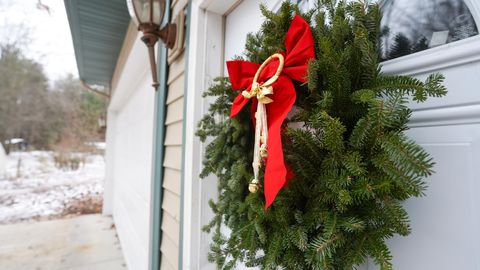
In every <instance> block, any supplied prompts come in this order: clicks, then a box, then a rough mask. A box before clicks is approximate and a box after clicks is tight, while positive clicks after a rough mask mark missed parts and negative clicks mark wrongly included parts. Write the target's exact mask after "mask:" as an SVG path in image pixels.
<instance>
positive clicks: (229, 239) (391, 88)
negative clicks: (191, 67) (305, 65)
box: [197, 0, 447, 270]
mask: <svg viewBox="0 0 480 270" xmlns="http://www.w3.org/2000/svg"><path fill="white" fill-rule="evenodd" d="M260 8H261V11H262V13H263V15H264V16H265V18H266V20H265V22H264V23H263V25H262V27H261V30H260V31H259V32H258V33H256V34H250V35H249V36H248V37H247V43H246V52H245V59H246V60H248V61H251V62H256V63H262V62H263V61H264V60H265V59H266V58H268V57H269V56H270V55H271V54H273V53H275V52H278V51H282V50H284V48H283V46H284V42H283V40H284V36H285V33H286V31H287V29H288V28H289V25H290V22H291V21H292V18H293V16H294V15H295V14H299V15H300V16H302V17H303V18H304V19H305V20H306V21H307V22H309V23H310V25H311V29H312V33H313V36H314V40H315V52H316V59H315V60H314V61H311V62H310V64H309V70H308V83H307V84H305V85H298V84H297V85H295V88H296V91H297V100H296V104H295V106H296V110H295V113H294V115H293V116H292V117H290V118H289V119H288V120H287V121H286V122H290V123H292V122H296V123H297V124H298V123H301V125H302V127H301V128H293V127H291V125H285V131H284V132H283V134H282V136H283V144H284V145H283V147H284V154H285V159H286V161H287V163H288V164H289V165H290V166H291V167H292V168H293V171H294V172H295V177H294V178H293V179H292V180H291V181H290V182H289V183H288V186H287V187H286V188H284V189H282V190H281V191H280V193H279V194H278V196H277V198H276V199H275V202H274V203H273V205H272V206H271V207H270V208H268V209H265V207H264V206H265V201H264V199H263V193H262V190H260V191H259V192H258V193H250V192H249V191H248V184H249V182H250V180H251V179H252V176H253V175H252V168H251V161H252V155H253V154H252V152H253V151H252V149H253V147H252V146H253V136H254V134H253V124H252V121H251V118H250V112H249V110H250V108H249V106H245V107H244V108H243V110H242V111H241V112H240V114H239V115H237V116H236V117H235V118H233V119H232V118H230V117H229V113H230V107H231V105H232V101H233V99H234V97H235V96H236V95H237V94H238V92H235V91H233V90H232V88H231V86H230V83H229V80H228V78H217V79H215V82H214V84H213V85H212V86H211V87H210V89H208V90H207V91H206V92H205V93H204V96H205V97H207V96H210V97H215V98H216V100H215V101H214V102H213V103H212V104H211V105H210V108H209V112H208V114H206V115H205V116H204V117H203V118H202V120H201V121H200V123H199V129H198V131H197V135H198V136H199V137H200V139H201V140H202V141H203V142H205V141H206V140H207V138H210V141H211V142H210V143H209V144H208V146H207V147H206V151H205V158H204V168H203V171H202V173H201V177H202V178H203V177H206V176H207V175H209V174H214V175H215V176H216V177H217V178H218V191H219V196H218V199H216V200H212V201H210V206H211V208H212V209H213V212H214V214H215V217H214V218H213V220H212V221H211V222H210V223H209V224H208V225H206V226H205V227H204V230H205V231H206V232H212V231H213V244H212V246H211V252H210V254H209V260H210V261H211V262H215V263H216V264H217V266H218V267H219V268H220V269H235V267H236V266H237V264H238V263H239V262H242V263H244V264H245V265H246V266H249V267H254V266H257V267H260V268H261V269H322V270H327V269H335V270H337V269H348V270H351V269H353V268H354V267H355V266H356V265H359V264H361V263H363V262H365V260H366V258H367V257H370V258H372V259H373V261H374V262H375V263H376V264H377V265H378V266H379V267H380V269H382V270H386V269H392V263H391V260H392V255H391V253H390V251H389V249H388V247H387V245H386V244H385V240H386V239H388V238H391V237H392V236H394V235H395V234H398V235H402V236H406V235H408V234H409V233H410V226H409V218H408V214H407V212H406V211H405V209H404V208H403V206H402V204H401V203H402V201H404V200H406V199H408V198H410V197H419V196H422V195H424V193H423V192H424V190H425V188H426V187H425V182H424V181H423V178H425V177H427V176H429V175H431V174H432V173H433V170H432V167H433V165H434V163H433V161H432V159H431V158H430V157H429V155H428V153H427V152H426V151H425V150H423V149H422V148H421V147H420V146H419V145H417V144H416V143H415V142H414V141H412V140H409V139H408V138H407V137H406V136H405V135H404V131H405V130H407V129H408V126H407V123H408V120H409V118H410V115H411V110H410V109H409V108H408V107H407V104H408V102H409V101H410V100H413V101H416V102H424V101H426V100H427V98H428V97H441V96H444V95H446V92H447V91H446V88H445V87H444V86H443V84H442V83H443V80H444V77H443V76H442V75H440V74H432V75H430V76H429V77H428V78H427V79H426V80H425V81H420V80H418V79H416V78H412V77H409V76H395V75H386V74H383V73H382V72H381V69H380V67H379V59H380V57H379V52H380V48H379V42H378V41H379V37H380V34H381V33H380V31H379V29H380V27H379V24H380V17H381V16H380V10H379V7H378V5H377V4H371V3H365V2H364V1H361V2H355V3H346V2H345V1H338V2H337V1H335V0H320V1H319V2H318V7H317V8H316V9H315V10H312V11H309V12H306V13H302V12H300V11H299V9H298V7H297V6H296V5H293V4H291V3H284V4H283V5H282V6H281V8H280V10H279V12H277V13H273V12H271V11H269V10H267V8H265V7H264V6H261V7H260ZM225 228H228V229H225ZM225 231H229V233H225Z"/></svg>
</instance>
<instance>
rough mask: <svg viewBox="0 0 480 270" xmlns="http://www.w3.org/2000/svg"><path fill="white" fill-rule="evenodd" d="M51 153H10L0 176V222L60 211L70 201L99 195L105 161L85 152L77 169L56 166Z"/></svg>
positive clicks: (98, 156) (101, 190) (58, 212)
mask: <svg viewBox="0 0 480 270" xmlns="http://www.w3.org/2000/svg"><path fill="white" fill-rule="evenodd" d="M53 155H54V153H53V152H47V151H32V152H13V153H10V155H8V156H7V166H6V173H5V176H4V177H3V178H2V176H0V223H10V222H15V221H21V220H27V219H32V218H39V217H47V216H52V215H58V214H61V213H62V212H63V211H64V210H65V209H66V207H68V205H69V203H71V202H73V201H76V200H80V199H83V198H88V197H92V196H102V194H103V181H104V173H105V161H104V158H103V156H101V155H93V154H92V155H87V156H86V159H85V164H82V165H81V166H80V168H79V169H78V170H62V169H59V168H57V167H55V164H54V159H53Z"/></svg>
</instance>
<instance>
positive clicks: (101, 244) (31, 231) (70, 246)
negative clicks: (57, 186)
mask: <svg viewBox="0 0 480 270" xmlns="http://www.w3.org/2000/svg"><path fill="white" fill-rule="evenodd" d="M112 224H113V222H112V219H111V218H110V217H104V216H101V215H86V216H80V217H74V218H69V219H61V220H51V221H41V222H33V223H20V224H9V225H0V269H5V270H7V269H8V270H107V269H108V270H126V269H127V268H126V266H125V262H124V260H123V256H122V251H121V249H120V244H119V242H118V238H117V236H116V231H115V227H114V226H113V225H112Z"/></svg>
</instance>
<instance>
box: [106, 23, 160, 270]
mask: <svg viewBox="0 0 480 270" xmlns="http://www.w3.org/2000/svg"><path fill="white" fill-rule="evenodd" d="M147 56H148V54H147V49H146V48H145V45H144V44H143V43H142V42H141V40H140V36H139V33H138V31H137V30H136V28H135V27H130V28H129V30H128V32H127V36H126V39H125V42H124V46H123V49H122V52H121V55H120V59H119V60H118V64H117V67H116V72H115V75H114V82H113V83H112V84H113V85H114V88H113V89H112V90H113V95H112V97H111V102H110V105H109V108H108V120H107V121H108V122H107V152H106V163H107V172H106V183H105V209H104V213H106V214H112V215H113V218H114V221H115V225H116V229H117V232H118V236H119V240H120V243H121V246H122V250H123V252H124V256H125V260H126V263H127V266H128V269H134V270H137V269H138V270H144V269H145V270H146V269H147V267H148V260H149V258H148V250H149V244H150V239H149V228H150V220H151V219H150V211H149V209H150V196H151V179H152V155H153V134H154V131H153V128H154V101H155V98H154V97H155V91H154V89H153V88H152V87H151V75H150V64H149V62H148V57H147ZM115 78H117V79H115Z"/></svg>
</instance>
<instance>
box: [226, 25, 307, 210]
mask: <svg viewBox="0 0 480 270" xmlns="http://www.w3.org/2000/svg"><path fill="white" fill-rule="evenodd" d="M285 48H286V51H285V52H282V53H281V54H282V55H283V56H284V58H285V63H284V67H283V70H282V73H281V75H280V77H279V78H278V80H277V81H276V82H275V83H273V84H272V87H273V89H274V91H273V94H271V95H269V96H268V97H269V98H271V99H272V100H273V102H272V103H269V104H267V105H266V111H267V117H268V125H267V127H268V134H269V135H268V140H267V145H268V149H267V150H268V156H269V158H267V160H266V168H265V175H264V179H265V180H264V185H265V189H264V193H265V199H266V205H265V208H268V207H269V206H270V205H271V204H272V202H273V201H274V199H275V197H276V196H277V193H278V192H279V191H280V189H282V188H283V187H284V186H285V184H286V183H287V180H290V179H291V178H292V177H293V174H291V173H289V174H288V175H287V166H286V164H285V161H284V159H283V148H282V138H281V135H280V129H281V126H282V124H283V121H284V120H285V118H286V117H287V114H288V112H289V111H290V110H291V108H292V106H293V104H294V103H295V99H296V92H295V87H294V85H293V83H292V80H295V81H299V82H305V80H306V73H307V67H308V62H309V60H310V59H313V58H314V57H315V51H314V43H313V37H312V32H311V30H310V26H309V25H308V23H307V22H306V21H305V20H304V19H303V18H302V17H300V16H295V17H294V18H293V21H292V23H291V25H290V28H289V29H288V32H287V34H286V36H285ZM278 65H279V61H278V59H275V60H273V61H270V62H269V63H268V64H267V66H265V68H264V69H263V71H262V72H261V73H260V76H259V79H258V82H259V83H263V82H265V81H266V80H268V79H270V78H271V77H272V76H273V75H274V74H275V72H276V71H277V67H278ZM259 67H260V65H259V64H257V63H252V62H247V61H227V69H228V75H229V77H230V82H231V83H232V88H233V89H234V90H243V89H247V91H250V90H251V87H252V81H253V77H254V75H255V73H256V72H257V70H258V69H259ZM249 100H250V99H248V98H246V97H244V96H243V95H242V94H241V93H240V94H239V95H238V96H237V97H236V98H235V100H234V102H233V105H232V109H231V112H230V117H232V118H233V117H235V116H236V115H237V114H238V113H239V112H240V111H241V109H242V108H243V107H244V106H245V104H247V102H248V101H249ZM257 102H258V101H257V99H255V98H253V99H252V115H254V114H255V112H256V108H257ZM287 177H288V179H287Z"/></svg>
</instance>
